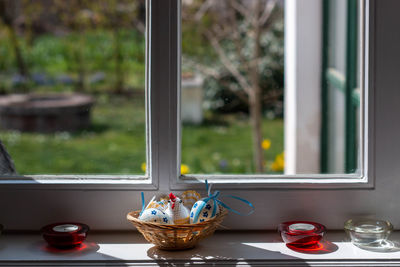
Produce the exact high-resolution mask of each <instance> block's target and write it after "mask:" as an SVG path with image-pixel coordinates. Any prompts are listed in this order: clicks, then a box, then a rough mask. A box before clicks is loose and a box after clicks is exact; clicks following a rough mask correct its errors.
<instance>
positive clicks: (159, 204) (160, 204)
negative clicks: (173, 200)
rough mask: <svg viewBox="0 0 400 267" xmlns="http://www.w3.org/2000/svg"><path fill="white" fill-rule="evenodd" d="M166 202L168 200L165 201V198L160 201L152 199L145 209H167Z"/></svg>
mask: <svg viewBox="0 0 400 267" xmlns="http://www.w3.org/2000/svg"><path fill="white" fill-rule="evenodd" d="M167 204H168V201H165V200H161V201H155V200H153V201H151V202H150V203H149V204H148V205H147V207H146V209H152V208H153V209H158V210H161V211H165V210H166V209H167Z"/></svg>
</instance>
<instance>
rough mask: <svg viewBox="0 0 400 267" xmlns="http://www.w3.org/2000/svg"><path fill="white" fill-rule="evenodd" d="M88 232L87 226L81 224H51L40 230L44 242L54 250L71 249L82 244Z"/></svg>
mask: <svg viewBox="0 0 400 267" xmlns="http://www.w3.org/2000/svg"><path fill="white" fill-rule="evenodd" d="M88 232H89V226H87V225H86V224H83V223H71V222H64V223H53V224H49V225H46V226H44V227H43V228H42V234H43V238H44V240H46V241H47V243H49V245H50V246H52V247H56V248H61V249H64V248H72V247H76V246H79V245H81V244H82V242H83V241H85V239H86V237H87V234H88Z"/></svg>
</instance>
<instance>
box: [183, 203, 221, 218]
mask: <svg viewBox="0 0 400 267" xmlns="http://www.w3.org/2000/svg"><path fill="white" fill-rule="evenodd" d="M218 213H219V207H218V204H217V202H216V201H215V199H212V198H211V199H209V198H203V199H201V200H199V201H197V202H196V203H194V205H193V207H192V210H191V211H190V223H199V222H205V221H208V220H210V219H212V218H214V217H215V216H216V215H217V214H218Z"/></svg>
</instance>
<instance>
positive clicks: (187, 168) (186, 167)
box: [181, 164, 190, 174]
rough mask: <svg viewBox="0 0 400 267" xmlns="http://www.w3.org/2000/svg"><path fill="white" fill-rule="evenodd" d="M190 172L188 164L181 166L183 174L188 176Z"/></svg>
mask: <svg viewBox="0 0 400 267" xmlns="http://www.w3.org/2000/svg"><path fill="white" fill-rule="evenodd" d="M189 172H190V169H189V166H188V165H186V164H181V174H188V173H189Z"/></svg>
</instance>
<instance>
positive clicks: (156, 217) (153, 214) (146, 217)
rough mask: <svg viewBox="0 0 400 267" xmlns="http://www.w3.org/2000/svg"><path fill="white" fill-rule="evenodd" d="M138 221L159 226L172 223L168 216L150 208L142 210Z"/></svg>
mask: <svg viewBox="0 0 400 267" xmlns="http://www.w3.org/2000/svg"><path fill="white" fill-rule="evenodd" d="M139 220H142V221H144V222H153V223H160V224H172V223H173V221H172V219H171V217H170V216H169V215H168V214H166V213H165V212H163V211H161V210H159V209H156V208H150V209H146V210H144V211H143V213H142V214H141V215H140V216H139Z"/></svg>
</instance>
